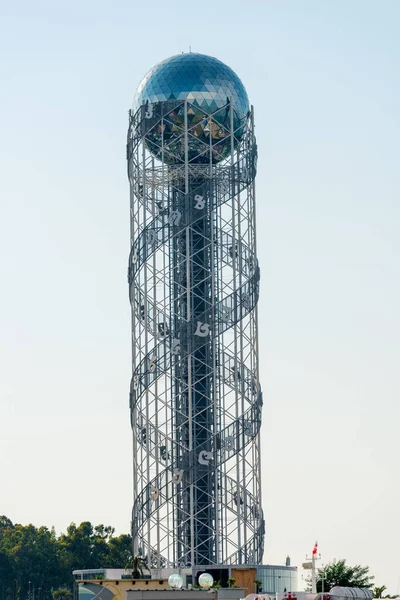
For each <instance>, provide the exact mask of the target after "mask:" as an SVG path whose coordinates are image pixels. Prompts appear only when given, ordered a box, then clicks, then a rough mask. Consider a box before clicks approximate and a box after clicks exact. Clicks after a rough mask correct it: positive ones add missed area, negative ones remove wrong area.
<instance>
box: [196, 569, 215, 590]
mask: <svg viewBox="0 0 400 600" xmlns="http://www.w3.org/2000/svg"><path fill="white" fill-rule="evenodd" d="M213 583H214V578H213V576H212V575H210V573H202V574H201V575H200V577H199V586H200V587H201V588H203V590H206V589H208V588H210V587H211V586H212V584H213Z"/></svg>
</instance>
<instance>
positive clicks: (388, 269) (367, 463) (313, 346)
mask: <svg viewBox="0 0 400 600" xmlns="http://www.w3.org/2000/svg"><path fill="white" fill-rule="evenodd" d="M399 29H400V2H398V1H397V0H392V1H390V0H379V1H378V0H375V1H370V0H329V1H327V0H307V1H306V0H264V1H258V2H256V1H246V2H244V1H242V2H239V1H237V0H236V1H235V0H231V1H227V0H221V1H219V2H218V1H215V0H213V1H210V0H204V1H203V2H201V3H200V2H186V3H183V2H170V3H167V2H162V1H160V0H153V2H136V1H134V0H131V1H130V2H127V1H125V0H123V1H120V2H114V3H111V2H102V1H99V0H97V1H96V2H95V1H93V0H89V1H84V0H82V1H81V2H78V1H77V0H69V2H65V3H60V2H53V1H52V2H50V1H48V2H45V1H41V0H39V1H38V2H27V1H26V0H25V1H19V2H18V1H15V2H14V3H13V4H11V3H8V2H7V3H5V2H3V3H2V4H1V31H0V75H1V81H2V90H1V111H0V130H1V137H0V153H1V156H0V161H1V162H0V165H1V177H0V198H1V199H0V201H1V215H0V221H1V222H0V249H1V261H0V277H1V307H0V308H1V312H0V325H1V338H0V361H1V367H2V368H1V380H0V390H1V416H2V418H1V435H0V481H1V487H0V513H5V514H7V515H8V516H9V517H10V518H11V519H12V520H14V521H16V522H22V523H28V522H33V523H34V524H36V525H41V524H47V525H49V526H51V525H55V527H56V529H57V531H59V532H60V531H62V530H65V528H66V526H67V525H68V524H69V522H70V521H72V520H75V521H80V520H87V519H88V520H91V521H93V522H95V523H99V522H102V523H107V524H113V525H115V526H116V529H117V531H118V532H123V531H127V530H128V528H129V523H130V511H131V502H132V461H131V431H130V424H129V413H128V391H129V380H130V322H129V319H130V316H129V303H128V287H127V282H126V270H127V267H126V266H127V257H128V251H129V197H128V182H127V178H126V164H125V136H126V128H127V111H128V109H129V107H130V104H131V101H132V98H133V95H134V92H135V88H136V86H137V84H138V83H139V81H140V79H141V77H142V76H143V75H144V73H145V72H146V71H147V70H148V69H149V68H150V67H151V66H152V65H153V64H154V63H156V62H158V61H160V60H162V59H164V58H166V57H168V56H170V55H173V54H177V53H179V52H181V51H182V50H184V51H187V50H188V48H189V45H191V47H192V50H193V51H196V52H202V53H205V54H210V55H213V56H216V57H218V58H219V59H221V60H223V61H225V62H226V63H228V64H229V65H230V66H231V67H232V68H233V69H234V70H235V71H236V72H237V73H238V75H239V76H240V77H241V79H242V80H243V82H244V84H245V86H246V87H247V90H248V93H249V97H250V101H251V102H252V103H253V104H254V105H255V114H256V124H257V137H258V144H259V152H260V156H259V175H258V181H257V198H258V207H257V210H258V223H259V226H258V239H259V257H260V263H261V273H262V285H261V300H260V305H259V306H260V347H261V365H262V385H263V388H264V400H265V404H264V424H263V429H262V438H263V474H264V480H263V492H264V498H263V504H264V510H265V516H266V522H267V538H266V553H265V561H266V562H270V563H279V562H283V561H284V559H285V556H286V554H287V553H289V554H290V555H291V556H292V560H293V562H294V563H295V564H299V563H300V562H301V561H302V560H303V558H304V554H305V553H306V552H310V551H311V550H312V546H313V543H314V541H315V539H318V540H319V543H320V550H321V552H322V553H323V557H324V561H325V562H327V561H329V560H331V559H333V558H335V557H336V558H341V557H345V558H347V559H348V560H349V562H353V563H354V562H357V563H361V564H368V565H369V566H370V568H371V571H372V573H374V574H375V575H376V582H377V583H378V584H386V585H387V586H388V588H389V591H390V592H391V593H395V592H396V591H400V585H399V584H400V579H399V578H400V556H399V549H398V548H399V539H400V517H399V506H400V482H399V459H400V450H399V434H398V430H399V422H400V408H399V391H400V385H399V367H398V365H399V354H400V352H399V334H400V317H399V306H400V284H399V274H400V273H399V272H400V241H399V235H398V229H399V217H400V208H399V200H398V198H399V188H400V181H399V158H400V156H399V139H400V123H399V105H400V87H399V58H400V41H399V40H400V36H399ZM93 481H95V483H96V485H95V486H94V489H96V493H95V494H94V495H91V493H90V490H91V483H92V482H93ZM299 583H300V585H301V580H300V578H299Z"/></svg>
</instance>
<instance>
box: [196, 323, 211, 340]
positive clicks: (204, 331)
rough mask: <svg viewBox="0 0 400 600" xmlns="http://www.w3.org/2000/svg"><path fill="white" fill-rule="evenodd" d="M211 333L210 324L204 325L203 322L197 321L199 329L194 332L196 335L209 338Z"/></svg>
mask: <svg viewBox="0 0 400 600" xmlns="http://www.w3.org/2000/svg"><path fill="white" fill-rule="evenodd" d="M209 333H210V325H209V324H208V323H202V322H201V321H197V329H196V331H195V332H194V335H198V336H199V337H207V336H208V334H209Z"/></svg>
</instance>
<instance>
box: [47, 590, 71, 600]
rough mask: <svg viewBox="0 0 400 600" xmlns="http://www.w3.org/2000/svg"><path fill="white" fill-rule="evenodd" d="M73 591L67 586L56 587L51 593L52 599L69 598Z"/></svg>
mask: <svg viewBox="0 0 400 600" xmlns="http://www.w3.org/2000/svg"><path fill="white" fill-rule="evenodd" d="M72 596H73V593H72V591H71V590H70V589H68V588H58V590H53V592H52V593H51V597H52V600H71V598H72Z"/></svg>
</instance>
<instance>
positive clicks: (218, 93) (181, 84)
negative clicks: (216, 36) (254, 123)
mask: <svg viewBox="0 0 400 600" xmlns="http://www.w3.org/2000/svg"><path fill="white" fill-rule="evenodd" d="M186 99H187V100H188V101H189V102H191V103H193V104H195V105H197V106H198V107H199V108H201V109H202V110H204V112H208V113H212V112H215V111H216V110H218V109H219V108H222V107H223V106H225V105H226V103H227V99H229V100H231V101H232V104H233V107H234V110H235V112H236V114H237V117H238V118H239V119H243V118H245V117H246V115H247V113H248V110H249V99H248V97H247V92H246V90H245V87H244V85H243V83H242V82H241V81H240V79H239V77H238V76H237V75H236V73H235V72H234V71H232V69H231V68H230V67H228V66H227V65H225V64H224V63H223V62H221V61H220V60H218V59H217V58H214V57H212V56H206V55H205V54H195V53H189V54H178V55H176V56H172V57H171V58H167V59H166V60H163V61H162V62H160V63H159V64H158V65H156V66H155V67H153V68H152V69H150V71H149V72H148V73H147V74H146V75H145V76H144V78H143V80H142V81H141V83H140V85H139V87H138V90H137V92H136V96H135V100H134V105H133V108H134V110H137V109H138V108H139V106H141V105H142V104H143V102H147V101H148V102H163V101H165V100H186Z"/></svg>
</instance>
